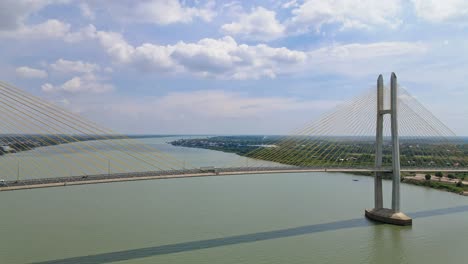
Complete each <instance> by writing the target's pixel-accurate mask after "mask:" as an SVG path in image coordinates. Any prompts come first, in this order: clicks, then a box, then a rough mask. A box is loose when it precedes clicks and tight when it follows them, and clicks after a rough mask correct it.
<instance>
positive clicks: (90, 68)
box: [50, 59, 101, 73]
mask: <svg viewBox="0 0 468 264" xmlns="http://www.w3.org/2000/svg"><path fill="white" fill-rule="evenodd" d="M50 68H51V69H52V70H54V71H57V72H62V73H91V72H95V71H99V70H100V69H101V67H99V65H97V64H94V63H88V62H83V61H81V60H78V61H70V60H65V59H58V60H57V61H56V62H55V63H52V64H51V65H50Z"/></svg>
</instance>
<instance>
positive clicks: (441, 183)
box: [402, 174, 468, 196]
mask: <svg viewBox="0 0 468 264" xmlns="http://www.w3.org/2000/svg"><path fill="white" fill-rule="evenodd" d="M434 178H437V179H434ZM402 182H404V183H408V184H413V185H417V186H425V187H429V188H433V189H437V190H443V191H447V192H452V193H457V194H460V195H464V196H468V182H466V181H460V180H459V179H449V178H447V177H441V178H438V177H434V176H431V179H429V180H427V179H426V178H425V175H422V174H416V175H415V176H406V177H403V178H402Z"/></svg>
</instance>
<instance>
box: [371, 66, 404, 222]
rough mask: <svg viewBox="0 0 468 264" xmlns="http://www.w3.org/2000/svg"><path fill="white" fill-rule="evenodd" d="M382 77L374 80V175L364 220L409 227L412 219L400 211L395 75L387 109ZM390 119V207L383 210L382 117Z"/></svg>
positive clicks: (396, 85) (396, 86) (392, 79)
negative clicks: (370, 202) (371, 204)
mask: <svg viewBox="0 0 468 264" xmlns="http://www.w3.org/2000/svg"><path fill="white" fill-rule="evenodd" d="M384 98H385V97H384V84H383V77H382V75H379V77H378V79H377V126H376V148H375V149H376V152H375V167H376V172H375V176H374V209H367V210H365V215H366V217H367V218H369V219H372V220H375V221H379V222H383V223H388V224H395V225H411V224H412V219H411V218H410V217H408V216H407V215H405V214H404V213H402V212H400V182H401V180H400V179H401V176H400V170H401V167H400V140H399V136H398V83H397V77H396V75H395V73H392V76H391V79H390V109H385V104H384ZM387 114H388V115H390V116H391V134H392V174H393V176H392V208H391V209H388V208H384V207H383V192H382V171H381V170H382V160H383V128H384V127H383V126H384V115H387Z"/></svg>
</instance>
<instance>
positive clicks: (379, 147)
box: [374, 74, 384, 209]
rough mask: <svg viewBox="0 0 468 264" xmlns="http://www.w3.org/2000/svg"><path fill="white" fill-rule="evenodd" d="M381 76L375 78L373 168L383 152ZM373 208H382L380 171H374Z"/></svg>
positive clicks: (377, 167)
mask: <svg viewBox="0 0 468 264" xmlns="http://www.w3.org/2000/svg"><path fill="white" fill-rule="evenodd" d="M383 88H384V87H383V77H382V74H381V75H379V78H378V79H377V133H376V134H377V136H376V146H375V168H376V169H381V168H382V153H383V122H384V120H383V118H384V115H383V112H382V111H383V110H384V90H383ZM374 177H375V178H374V208H377V209H380V208H383V193H382V172H380V171H376V172H375V176H374Z"/></svg>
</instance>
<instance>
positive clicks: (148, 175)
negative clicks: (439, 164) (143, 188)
mask: <svg viewBox="0 0 468 264" xmlns="http://www.w3.org/2000/svg"><path fill="white" fill-rule="evenodd" d="M376 171H380V172H387V173H388V172H392V170H391V169H375V168H370V169H369V168H348V169H345V168H300V167H258V168H248V167H246V168H211V169H195V170H174V171H154V172H138V173H115V174H100V175H88V176H72V177H58V178H43V179H27V180H20V181H7V182H5V185H4V186H0V191H13V190H24V189H36V188H48V187H61V186H62V187H63V186H72V185H83V184H98V183H111V182H123V181H139V180H158V179H175V178H190V177H208V176H229V175H231V176H233V175H243V174H266V173H307V172H344V173H363V172H365V173H369V172H376ZM402 171H403V172H421V173H427V172H435V171H444V172H452V173H455V172H468V169H437V168H432V169H422V168H421V169H416V168H414V169H402Z"/></svg>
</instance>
